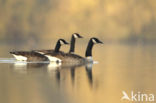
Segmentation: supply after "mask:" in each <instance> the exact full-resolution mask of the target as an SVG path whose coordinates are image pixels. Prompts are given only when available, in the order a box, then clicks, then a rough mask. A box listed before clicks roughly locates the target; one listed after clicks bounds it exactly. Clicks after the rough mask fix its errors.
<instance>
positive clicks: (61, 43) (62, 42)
mask: <svg viewBox="0 0 156 103" xmlns="http://www.w3.org/2000/svg"><path fill="white" fill-rule="evenodd" d="M58 42H59V43H60V45H68V44H69V43H68V42H67V41H66V40H64V39H59V40H58Z"/></svg>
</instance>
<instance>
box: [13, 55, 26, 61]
mask: <svg viewBox="0 0 156 103" xmlns="http://www.w3.org/2000/svg"><path fill="white" fill-rule="evenodd" d="M12 55H13V56H14V57H15V58H16V60H19V61H26V60H27V57H25V56H22V55H15V54H12Z"/></svg>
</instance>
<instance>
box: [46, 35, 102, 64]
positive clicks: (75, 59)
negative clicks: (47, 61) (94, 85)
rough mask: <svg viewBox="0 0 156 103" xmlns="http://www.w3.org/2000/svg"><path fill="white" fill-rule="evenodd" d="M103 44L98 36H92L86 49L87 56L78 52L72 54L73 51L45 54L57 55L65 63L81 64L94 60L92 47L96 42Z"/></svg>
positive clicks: (49, 55) (48, 55)
mask: <svg viewBox="0 0 156 103" xmlns="http://www.w3.org/2000/svg"><path fill="white" fill-rule="evenodd" d="M99 43H100V44H103V43H102V42H101V41H100V40H99V39H98V38H95V37H93V38H91V39H90V40H89V42H88V46H87V49H86V54H85V56H86V58H84V57H81V56H79V55H77V54H71V53H57V54H51V53H49V54H45V56H47V57H48V58H49V57H57V58H59V59H60V60H61V62H62V63H63V64H64V65H81V64H85V63H88V62H93V59H92V48H93V46H94V44H99Z"/></svg>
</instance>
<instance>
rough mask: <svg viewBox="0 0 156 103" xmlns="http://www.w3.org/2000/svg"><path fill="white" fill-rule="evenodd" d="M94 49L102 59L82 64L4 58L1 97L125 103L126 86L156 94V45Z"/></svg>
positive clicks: (5, 102) (11, 101)
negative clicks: (123, 96) (123, 92)
mask: <svg viewBox="0 0 156 103" xmlns="http://www.w3.org/2000/svg"><path fill="white" fill-rule="evenodd" d="M78 46H79V45H78ZM80 46H81V45H80ZM94 49H95V50H96V51H95V52H94V51H93V53H94V59H95V60H98V61H99V63H98V64H88V65H82V66H71V67H70V66H69V65H58V66H55V65H57V64H53V63H52V64H51V65H50V64H48V63H43V64H42V63H41V64H40V63H36V64H35V63H33V64H31V63H28V64H27V65H20V64H15V63H14V62H13V61H14V59H12V58H11V59H10V58H6V59H5V58H2V59H0V66H1V68H0V91H1V92H0V98H1V99H0V101H1V102H2V103H23V102H24V103H51V102H55V103H95V102H97V103H105V102H106V103H121V97H122V91H123V90H124V91H126V92H127V93H130V92H131V91H132V90H133V91H135V92H138V91H140V92H144V93H154V94H156V92H155V91H156V88H155V87H156V83H155V79H154V78H156V75H155V74H156V69H155V68H156V65H155V61H156V53H155V51H156V46H151V45H147V46H134V45H133V46H132V45H130V46H127V45H126V46H125V45H105V46H104V49H101V48H98V47H97V48H96V47H95V48H94ZM80 52H82V51H81V50H80ZM8 60H9V61H10V63H7V62H8Z"/></svg>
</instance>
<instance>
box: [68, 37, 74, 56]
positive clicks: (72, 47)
mask: <svg viewBox="0 0 156 103" xmlns="http://www.w3.org/2000/svg"><path fill="white" fill-rule="evenodd" d="M74 50H75V38H74V36H73V35H72V37H71V41H70V50H69V53H72V52H74Z"/></svg>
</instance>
